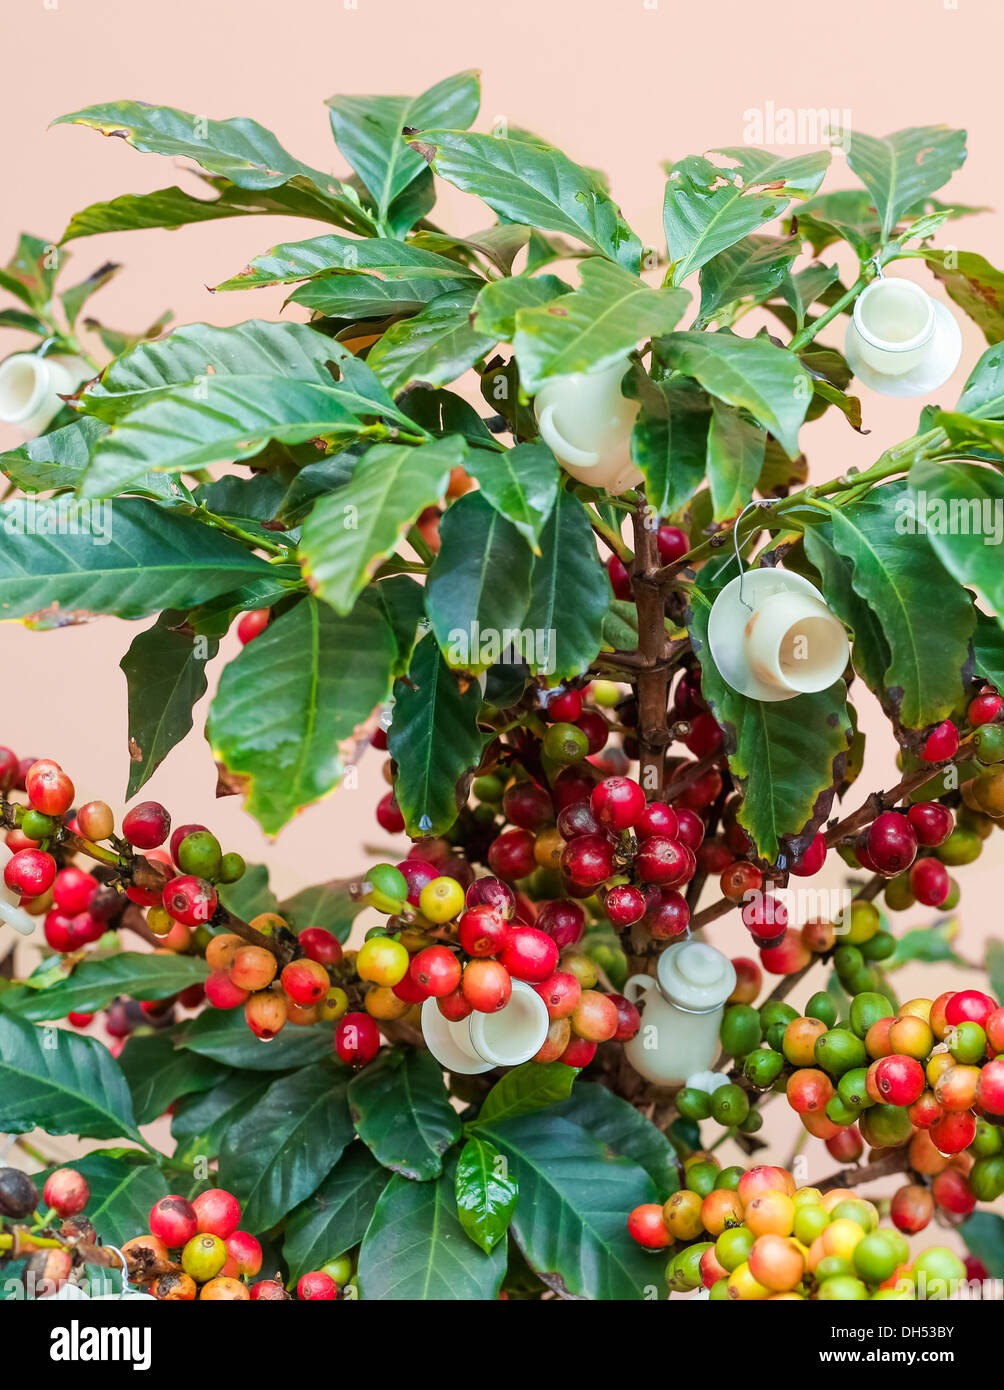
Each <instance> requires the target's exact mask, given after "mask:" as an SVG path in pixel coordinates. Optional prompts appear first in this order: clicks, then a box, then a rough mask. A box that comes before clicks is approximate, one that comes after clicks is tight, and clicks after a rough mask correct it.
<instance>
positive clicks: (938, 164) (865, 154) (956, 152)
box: [847, 125, 966, 241]
mask: <svg viewBox="0 0 1004 1390" xmlns="http://www.w3.org/2000/svg"><path fill="white" fill-rule="evenodd" d="M965 158H966V132H965V131H964V130H950V129H949V128H948V126H943V125H927V126H911V127H909V128H908V129H906V130H897V131H895V132H894V133H893V134H892V135H886V136H884V137H883V138H882V139H876V138H875V137H874V136H872V135H865V134H863V133H862V132H861V131H858V130H855V131H854V132H853V134H852V135H851V137H850V140H849V143H848V147H847V163H848V164H849V165H850V167H851V169H852V171H853V172H854V173H855V174H857V176H858V178H859V179H860V180H861V182H862V183H863V184H864V186H865V187H866V188H867V190H868V192H869V193H870V194H871V196H872V202H873V203H874V205H875V208H876V209H877V211H878V215H879V218H880V220H881V224H882V240H883V241H887V240H888V239H889V237H890V236H891V235H892V232H893V229H894V228H895V226H896V223H897V222H898V221H899V219H900V218H901V217H902V216H903V214H904V213H905V212H907V211H908V210H909V209H910V208H912V207H913V206H914V205H915V204H917V203H919V202H921V201H922V200H923V199H924V198H927V197H929V195H930V194H932V193H935V192H937V190H938V189H939V188H941V187H942V185H943V184H946V183H947V182H948V180H949V179H950V178H951V177H952V175H953V174H954V173H955V171H956V169H961V168H962V165H963V163H964V162H965Z"/></svg>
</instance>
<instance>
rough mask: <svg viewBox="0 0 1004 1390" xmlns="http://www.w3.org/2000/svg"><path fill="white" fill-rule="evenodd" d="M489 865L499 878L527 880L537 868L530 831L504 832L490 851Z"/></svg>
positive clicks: (490, 847) (494, 841)
mask: <svg viewBox="0 0 1004 1390" xmlns="http://www.w3.org/2000/svg"><path fill="white" fill-rule="evenodd" d="M488 865H489V868H490V869H491V871H492V873H494V874H497V875H498V877H499V878H504V879H517V878H526V877H527V876H528V875H529V874H532V873H533V871H534V869H535V868H536V867H537V860H536V859H535V858H534V853H533V836H532V835H531V834H530V832H529V830H523V829H517V830H503V832H502V834H501V835H499V836H497V837H496V838H495V839H494V840H493V841H492V843H491V845H490V846H489V849H488Z"/></svg>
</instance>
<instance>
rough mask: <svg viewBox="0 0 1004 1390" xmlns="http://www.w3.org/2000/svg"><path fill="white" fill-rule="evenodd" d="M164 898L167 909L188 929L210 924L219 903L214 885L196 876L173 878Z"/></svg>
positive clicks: (166, 888)
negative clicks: (206, 923)
mask: <svg viewBox="0 0 1004 1390" xmlns="http://www.w3.org/2000/svg"><path fill="white" fill-rule="evenodd" d="M162 896H163V903H164V907H165V909H166V910H167V911H168V912H169V913H170V914H171V916H172V917H173V918H174V920H175V921H176V922H183V923H184V924H185V926H186V927H198V926H201V925H202V924H203V923H204V922H208V921H209V919H210V918H211V917H212V915H213V913H214V912H215V911H216V906H217V903H218V898H217V896H216V889H215V888H214V887H213V885H212V884H211V883H209V882H208V881H207V880H206V879H204V878H197V877H196V876H195V875H194V874H181V875H179V876H178V877H177V878H172V879H171V881H170V883H168V884H167V886H166V887H165V889H164V892H163V895H162Z"/></svg>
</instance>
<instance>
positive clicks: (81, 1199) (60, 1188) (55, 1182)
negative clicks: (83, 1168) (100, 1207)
mask: <svg viewBox="0 0 1004 1390" xmlns="http://www.w3.org/2000/svg"><path fill="white" fill-rule="evenodd" d="M90 1197H91V1189H90V1187H89V1186H88V1183H87V1179H86V1178H85V1177H83V1175H82V1174H80V1173H78V1172H76V1171H75V1170H74V1169H73V1168H57V1169H56V1171H55V1172H54V1173H50V1174H49V1176H48V1178H46V1180H45V1187H44V1188H43V1190H42V1198H43V1200H44V1202H45V1204H46V1205H47V1206H49V1207H51V1208H52V1210H53V1211H54V1212H57V1213H58V1214H59V1215H60V1216H64V1217H65V1216H76V1215H77V1213H78V1212H81V1211H83V1209H84V1207H86V1205H87V1203H88V1202H89V1201H90Z"/></svg>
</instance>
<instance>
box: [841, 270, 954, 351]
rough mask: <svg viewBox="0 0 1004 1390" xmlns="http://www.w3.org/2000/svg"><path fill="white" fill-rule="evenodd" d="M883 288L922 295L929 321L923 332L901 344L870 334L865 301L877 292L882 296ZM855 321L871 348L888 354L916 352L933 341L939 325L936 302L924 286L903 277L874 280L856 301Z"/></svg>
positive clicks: (882, 277) (896, 276)
mask: <svg viewBox="0 0 1004 1390" xmlns="http://www.w3.org/2000/svg"><path fill="white" fill-rule="evenodd" d="M883 286H893V287H895V288H896V289H897V290H901V289H903V288H904V287H906V292H907V294H912V295H914V296H915V297H916V296H917V295H921V296H922V297H923V299H924V301H925V305H926V308H927V319H926V322H925V324H924V327H923V328H922V329H921V331H920V332H919V333H915V334H914V336H913V337H912V338H906V339H904V340H903V341H902V342H899V343H891V342H889V340H888V339H887V338H877V337H876V336H875V334H874V333H871V332H869V330H868V329H867V328H866V327H865V325H864V319H863V304H864V301H865V300H866V299H867V298H868V296H869V295H872V296H874V292H875V291H878V292H879V293H880V294H881V292H882V287H883ZM853 319H854V327H855V328H856V329H857V331H858V333H859V334H860V335H861V337H862V338H863V339H864V340H865V342H866V343H867V344H868V345H869V347H873V348H876V349H877V350H878V351H879V352H888V353H901V352H915V351H916V350H917V348H919V347H923V346H924V344H925V343H928V342H930V341H931V339H932V338H933V337H934V333H935V330H936V328H937V323H936V320H935V314H934V300H932V298H931V296H930V295H929V294H928V293H927V291H926V290H925V289H924V288H923V286H921V285H918V284H917V282H916V281H915V280H907V279H906V278H905V277H903V276H901V275H895V276H888V277H887V276H884V275H883V276H880V277H879V279H877V280H873V281H872V283H871V284H870V285H869V286H868V287H867V288H866V289H865V290H863V291H862V293H861V294H859V295H858V297H857V299H856V300H855V301H854V313H853Z"/></svg>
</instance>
